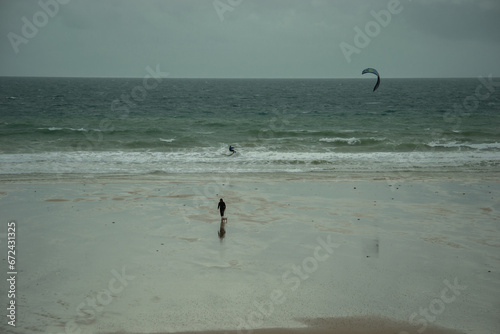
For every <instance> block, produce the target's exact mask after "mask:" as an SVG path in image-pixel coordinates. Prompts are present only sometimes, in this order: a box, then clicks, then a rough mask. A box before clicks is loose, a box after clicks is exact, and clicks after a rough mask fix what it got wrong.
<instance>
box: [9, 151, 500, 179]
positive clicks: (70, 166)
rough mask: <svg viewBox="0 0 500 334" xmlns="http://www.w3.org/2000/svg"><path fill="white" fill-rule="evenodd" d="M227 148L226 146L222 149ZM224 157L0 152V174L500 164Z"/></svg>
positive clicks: (366, 156)
mask: <svg viewBox="0 0 500 334" xmlns="http://www.w3.org/2000/svg"><path fill="white" fill-rule="evenodd" d="M226 149H227V148H226ZM238 153H239V154H238V155H233V156H229V155H227V154H225V151H222V148H221V151H220V152H219V151H214V150H213V149H210V148H205V149H199V150H197V151H191V150H183V151H170V152H96V151H93V152H86V151H79V152H76V151H75V152H65V153H63V152H53V153H44V154H41V153H31V154H2V155H1V157H2V159H0V174H29V173H42V174H66V173H86V174H148V173H153V172H163V173H221V172H224V173H243V172H253V173H268V172H312V171H349V172H387V171H396V172H397V171H440V172H444V171H452V170H467V171H474V170H478V171H486V170H490V169H491V168H493V169H497V170H498V166H500V156H499V155H498V154H497V153H496V152H491V151H478V152H474V153H472V154H464V153H463V152H456V151H455V152H442V151H440V152H410V153H409V152H372V153H335V152H323V153H318V152H315V153H308V152H273V151H265V150H263V149H260V150H248V151H245V150H243V149H242V150H238Z"/></svg>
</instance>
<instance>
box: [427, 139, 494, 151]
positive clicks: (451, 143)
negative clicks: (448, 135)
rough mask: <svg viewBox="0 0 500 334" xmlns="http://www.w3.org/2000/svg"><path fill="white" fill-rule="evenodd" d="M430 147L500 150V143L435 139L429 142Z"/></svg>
mask: <svg viewBox="0 0 500 334" xmlns="http://www.w3.org/2000/svg"><path fill="white" fill-rule="evenodd" d="M427 146H429V147H433V148H458V149H461V148H465V149H474V150H497V151H498V150H500V143H498V142H495V143H476V144H472V143H462V142H458V141H449V142H439V141H433V142H430V143H428V144H427Z"/></svg>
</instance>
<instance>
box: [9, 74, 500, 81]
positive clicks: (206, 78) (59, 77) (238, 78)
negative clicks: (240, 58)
mask: <svg viewBox="0 0 500 334" xmlns="http://www.w3.org/2000/svg"><path fill="white" fill-rule="evenodd" d="M381 77H382V76H381ZM0 78H45V79H48V78H51V79H144V77H136V76H44V75H0ZM382 78H383V79H384V80H388V79H412V80H413V79H476V78H477V76H474V77H469V76H465V77H461V76H457V77H382ZM495 78H496V77H495ZM161 79H188V80H352V79H366V77H361V76H360V77H330V78H324V77H316V78H315V77H295V78H292V77H289V78H288V77H170V76H166V77H162V78H161Z"/></svg>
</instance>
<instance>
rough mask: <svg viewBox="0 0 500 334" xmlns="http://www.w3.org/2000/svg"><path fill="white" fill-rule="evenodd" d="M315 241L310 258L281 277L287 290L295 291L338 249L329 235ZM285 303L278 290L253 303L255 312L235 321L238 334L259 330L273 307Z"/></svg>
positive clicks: (283, 295) (281, 291)
mask: <svg viewBox="0 0 500 334" xmlns="http://www.w3.org/2000/svg"><path fill="white" fill-rule="evenodd" d="M316 241H317V242H318V244H319V246H316V248H315V249H314V252H313V255H312V256H308V257H306V258H305V259H304V260H303V261H302V265H301V266H297V265H295V264H293V265H292V268H291V269H288V270H287V271H285V272H284V273H283V274H282V275H281V281H282V283H283V284H284V286H285V288H287V289H288V290H290V291H295V290H297V289H298V288H299V286H300V284H301V283H302V282H303V281H305V280H306V279H308V278H309V277H310V276H309V275H311V274H313V273H314V272H315V271H316V270H318V267H319V263H320V262H324V261H326V260H327V259H328V258H329V257H330V256H331V255H332V254H333V252H334V248H338V247H340V245H339V244H336V243H334V242H332V237H331V235H328V236H327V237H326V240H323V239H321V238H320V237H318V238H317V239H316ZM292 273H293V275H292ZM285 301H286V295H285V292H284V291H283V290H282V289H279V288H278V289H274V290H273V291H271V293H270V294H269V299H268V300H267V301H264V302H261V303H259V302H258V301H254V303H253V305H254V306H255V308H256V310H255V311H251V312H248V313H247V316H246V317H244V318H241V317H240V318H238V319H237V320H238V327H237V330H238V333H242V332H243V331H244V330H245V331H246V333H252V330H253V329H256V328H260V327H261V326H262V325H263V324H264V320H265V319H266V318H269V317H270V316H271V315H272V314H273V313H274V311H275V309H276V308H275V306H277V305H280V304H283V303H284V302H285Z"/></svg>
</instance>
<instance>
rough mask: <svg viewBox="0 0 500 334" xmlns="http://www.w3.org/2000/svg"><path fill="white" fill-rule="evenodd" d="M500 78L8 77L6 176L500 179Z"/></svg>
mask: <svg viewBox="0 0 500 334" xmlns="http://www.w3.org/2000/svg"><path fill="white" fill-rule="evenodd" d="M499 81H500V80H499V79H491V78H484V79H482V80H480V79H477V78H476V79H382V84H381V86H380V88H379V90H377V91H376V92H372V87H373V85H374V80H370V79H368V78H367V79H332V80H313V79H311V80H277V79H276V80H245V79H240V80H232V79H218V80H216V79H210V80H205V79H196V80H195V79H162V80H161V82H151V81H150V82H144V80H143V79H83V78H80V79H78V78H0V173H1V174H19V173H58V174H61V173H99V174H114V173H120V174H123V173H125V174H128V173H130V174H150V173H195V172H201V173H203V172H235V173H238V172H254V173H261V172H312V171H352V172H378V171H384V172H385V171H436V170H439V171H447V170H449V171H457V170H461V171H472V172H474V171H478V172H488V171H498V170H499V169H500V87H497V86H498V84H497V83H498V82H499ZM484 82H486V83H488V82H493V83H495V84H494V85H488V84H483V83H484ZM229 145H233V146H235V147H236V150H237V153H236V154H234V155H232V156H229V151H228V146H229Z"/></svg>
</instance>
